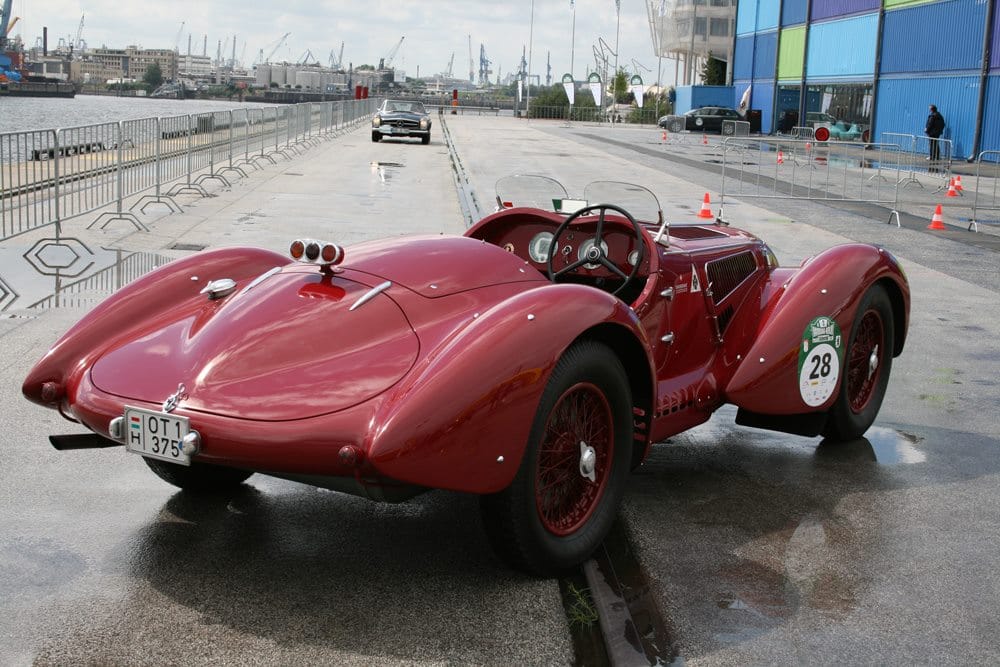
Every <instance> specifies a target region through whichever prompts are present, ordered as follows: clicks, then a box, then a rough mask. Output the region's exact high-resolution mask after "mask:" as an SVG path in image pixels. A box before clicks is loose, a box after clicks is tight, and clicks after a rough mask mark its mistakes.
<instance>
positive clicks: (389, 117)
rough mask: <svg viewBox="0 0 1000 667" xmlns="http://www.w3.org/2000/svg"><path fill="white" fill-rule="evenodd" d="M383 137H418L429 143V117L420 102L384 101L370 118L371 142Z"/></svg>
mask: <svg viewBox="0 0 1000 667" xmlns="http://www.w3.org/2000/svg"><path fill="white" fill-rule="evenodd" d="M384 137H390V138H395V137H420V142H421V143H423V144H429V143H431V117H430V116H429V115H428V114H427V110H426V109H424V105H423V104H422V103H421V102H406V101H403V100H385V101H384V102H382V105H381V106H380V107H379V108H378V110H377V111H376V112H375V116H374V117H373V118H372V141H375V142H378V141H381V140H382V139H383V138H384Z"/></svg>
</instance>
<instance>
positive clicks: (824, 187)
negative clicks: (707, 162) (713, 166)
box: [719, 137, 899, 225]
mask: <svg viewBox="0 0 1000 667" xmlns="http://www.w3.org/2000/svg"><path fill="white" fill-rule="evenodd" d="M723 145H724V147H725V150H723V151H722V192H721V194H720V202H719V217H720V218H722V219H724V208H725V204H726V197H738V198H740V199H748V198H759V199H763V198H767V199H807V200H836V201H843V202H859V203H860V202H865V203H877V204H885V205H889V206H891V207H892V209H891V210H892V212H891V213H890V216H889V221H890V222H891V221H892V218H893V216H895V218H896V224H897V225H899V213H898V198H899V177H898V174H897V173H896V172H897V171H898V169H897V168H892V169H887V168H885V167H883V165H882V162H881V160H880V159H879V158H880V156H881V155H882V154H883V151H884V150H890V151H895V150H898V147H895V146H883V145H878V144H868V145H862V144H853V143H846V142H845V143H839V142H837V143H817V142H812V141H806V140H802V139H776V138H768V139H749V138H739V137H730V138H727V139H726V140H725V141H724V142H723ZM886 172H889V173H891V175H892V176H893V178H891V179H886V178H884V177H883V176H884V174H885V173H886ZM873 176H874V178H873Z"/></svg>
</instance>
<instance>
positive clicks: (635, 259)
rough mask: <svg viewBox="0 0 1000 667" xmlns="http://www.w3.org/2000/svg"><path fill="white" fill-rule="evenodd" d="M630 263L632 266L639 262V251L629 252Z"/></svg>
mask: <svg viewBox="0 0 1000 667" xmlns="http://www.w3.org/2000/svg"><path fill="white" fill-rule="evenodd" d="M628 263H629V265H630V266H635V265H636V264H638V263H639V251H638V250H633V251H632V252H630V253H629V254H628Z"/></svg>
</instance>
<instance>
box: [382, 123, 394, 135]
mask: <svg viewBox="0 0 1000 667" xmlns="http://www.w3.org/2000/svg"><path fill="white" fill-rule="evenodd" d="M382 131H383V132H385V133H386V134H392V133H393V132H394V130H393V129H392V125H386V126H385V127H383V128H382Z"/></svg>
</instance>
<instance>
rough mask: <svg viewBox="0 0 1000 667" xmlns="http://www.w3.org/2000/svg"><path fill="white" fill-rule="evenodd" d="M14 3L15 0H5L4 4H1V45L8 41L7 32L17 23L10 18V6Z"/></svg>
mask: <svg viewBox="0 0 1000 667" xmlns="http://www.w3.org/2000/svg"><path fill="white" fill-rule="evenodd" d="M13 4H14V0H3V4H2V5H0V45H2V44H3V43H4V42H6V41H7V32H8V31H9V30H10V29H11V28H13V27H14V23H16V21H14V22H11V20H10V8H11V6H12V5H13Z"/></svg>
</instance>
